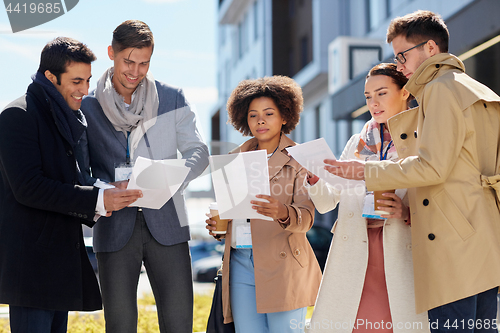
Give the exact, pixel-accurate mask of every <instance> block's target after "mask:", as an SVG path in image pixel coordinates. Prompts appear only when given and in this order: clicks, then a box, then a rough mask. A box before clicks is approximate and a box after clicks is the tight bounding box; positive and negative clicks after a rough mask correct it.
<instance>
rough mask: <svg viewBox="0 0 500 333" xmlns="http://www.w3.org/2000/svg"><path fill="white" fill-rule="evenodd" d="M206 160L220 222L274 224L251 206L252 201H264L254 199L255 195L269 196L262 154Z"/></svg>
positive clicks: (260, 151) (237, 155)
mask: <svg viewBox="0 0 500 333" xmlns="http://www.w3.org/2000/svg"><path fill="white" fill-rule="evenodd" d="M209 159H210V168H211V171H212V172H211V175H212V182H213V185H214V191H215V198H216V201H217V205H218V208H219V216H220V217H221V218H223V219H262V220H269V221H272V220H273V219H272V218H270V217H267V216H264V215H261V214H259V213H257V211H256V210H255V209H252V205H251V204H250V201H251V200H260V201H264V200H262V199H257V198H256V197H255V196H256V195H257V194H266V195H270V193H271V190H270V186H269V170H268V165H267V153H266V151H265V150H257V151H251V152H245V153H239V154H229V155H217V156H210V157H209ZM266 202H267V201H266Z"/></svg>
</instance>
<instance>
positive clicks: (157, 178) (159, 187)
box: [127, 157, 190, 209]
mask: <svg viewBox="0 0 500 333" xmlns="http://www.w3.org/2000/svg"><path fill="white" fill-rule="evenodd" d="M185 163H186V160H183V159H171V160H150V159H148V158H144V157H138V158H137V160H136V161H135V165H134V169H133V170H132V177H131V178H130V181H129V183H128V187H127V188H128V189H140V190H142V193H143V197H142V198H140V199H138V200H137V201H136V202H134V203H133V204H132V205H130V206H133V207H145V208H152V209H160V208H161V207H163V205H164V204H165V203H166V202H167V201H168V200H170V198H171V197H172V196H173V195H174V194H175V192H177V190H178V189H179V187H180V186H181V185H182V183H183V182H184V180H185V179H186V177H187V175H188V173H189V170H190V169H189V168H188V167H186V166H185V165H184V164H185Z"/></svg>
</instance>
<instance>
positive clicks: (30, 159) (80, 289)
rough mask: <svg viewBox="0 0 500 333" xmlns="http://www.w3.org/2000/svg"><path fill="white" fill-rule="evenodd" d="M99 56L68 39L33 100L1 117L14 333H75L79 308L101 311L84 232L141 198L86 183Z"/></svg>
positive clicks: (53, 48) (46, 54) (2, 269)
mask: <svg viewBox="0 0 500 333" xmlns="http://www.w3.org/2000/svg"><path fill="white" fill-rule="evenodd" d="M94 60H95V56H94V54H93V53H92V51H91V50H89V49H88V48H87V46H85V45H84V44H82V43H80V42H78V41H76V40H74V39H71V38H64V37H59V38H56V39H55V40H53V41H51V42H49V43H48V44H47V45H46V46H45V47H44V49H43V51H42V55H41V61H40V67H39V69H38V71H37V73H36V75H35V76H34V77H33V83H32V84H30V86H29V87H28V91H27V93H26V94H25V95H24V96H23V97H21V98H19V99H17V100H15V101H14V102H12V103H11V104H10V105H8V106H7V107H6V108H5V109H4V110H3V111H2V113H0V303H5V304H9V306H10V309H9V312H10V325H11V331H12V333H17V332H23V333H26V332H30V333H33V332H35V333H42V332H58V333H59V332H66V327H67V318H68V311H69V310H83V311H92V310H98V309H100V308H101V297H100V294H99V287H98V284H97V280H96V278H95V275H94V273H93V270H92V267H91V265H90V262H89V260H88V258H87V254H86V250H85V245H84V243H83V235H82V226H81V224H82V223H84V224H86V225H88V226H92V225H93V224H94V223H95V222H94V221H96V220H97V218H98V217H99V215H97V213H98V214H100V215H110V214H111V212H112V211H116V210H119V209H121V208H123V207H125V206H127V205H129V204H131V203H132V202H134V201H135V200H137V198H138V197H140V196H141V195H142V194H141V192H140V191H133V190H120V189H108V190H100V189H98V188H95V187H93V186H81V185H80V184H82V183H83V181H82V176H81V174H80V168H79V166H78V163H77V160H76V157H75V155H76V154H75V147H76V146H77V143H78V141H79V139H80V138H81V136H82V134H83V133H84V131H85V130H86V121H85V118H84V117H83V114H82V113H81V112H80V111H79V108H80V103H81V100H82V97H83V96H84V95H86V94H87V93H88V88H89V80H90V77H91V65H90V64H91V62H92V61H94Z"/></svg>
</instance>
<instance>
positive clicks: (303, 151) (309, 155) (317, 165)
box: [286, 138, 365, 191]
mask: <svg viewBox="0 0 500 333" xmlns="http://www.w3.org/2000/svg"><path fill="white" fill-rule="evenodd" d="M286 150H287V151H288V152H289V153H290V155H292V157H293V158H294V159H295V160H296V161H297V162H299V163H300V164H301V165H302V166H303V167H304V168H306V169H307V170H308V171H310V172H312V173H313V174H315V175H316V176H318V177H319V178H321V179H323V180H324V181H326V182H328V183H330V184H331V185H332V186H333V187H335V188H336V189H338V190H339V191H342V190H345V189H348V188H355V187H358V186H362V189H363V190H364V188H365V182H364V181H361V180H348V179H345V178H342V177H338V176H335V175H332V174H331V173H329V172H328V171H326V170H325V168H324V167H325V163H324V162H323V161H324V160H325V159H330V160H336V158H335V155H333V153H332V151H331V149H330V147H328V144H327V143H326V141H325V139H324V138H319V139H316V140H313V141H309V142H305V143H303V144H300V145H296V146H293V147H289V148H287V149H286ZM360 190H361V188H360Z"/></svg>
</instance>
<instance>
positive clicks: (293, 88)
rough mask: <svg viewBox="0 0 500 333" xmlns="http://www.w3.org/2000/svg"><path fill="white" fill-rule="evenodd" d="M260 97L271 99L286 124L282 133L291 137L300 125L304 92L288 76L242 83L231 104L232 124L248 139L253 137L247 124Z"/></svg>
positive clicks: (229, 111) (236, 89) (232, 97)
mask: <svg viewBox="0 0 500 333" xmlns="http://www.w3.org/2000/svg"><path fill="white" fill-rule="evenodd" d="M259 97H269V98H271V99H272V100H273V101H274V103H275V104H276V106H277V107H278V110H279V112H280V114H281V117H283V119H284V120H285V121H286V124H285V125H283V127H282V128H281V132H283V133H285V134H288V133H290V132H291V131H292V130H293V129H294V128H295V126H297V124H298V123H299V119H300V113H301V112H302V108H303V103H304V99H303V98H302V88H301V87H300V86H299V85H298V84H297V82H295V81H294V80H293V79H291V78H289V77H287V76H279V75H275V76H271V77H263V78H260V79H255V80H244V81H241V82H240V83H239V84H238V86H237V87H236V88H235V89H234V90H233V92H232V93H231V96H229V99H228V101H227V113H228V116H229V120H228V123H229V124H232V125H233V126H234V128H236V130H238V131H239V132H240V133H241V134H243V135H244V136H249V135H252V133H251V131H250V127H249V126H248V122H247V115H248V108H249V107H250V103H251V102H252V101H253V100H254V99H255V98H259Z"/></svg>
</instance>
